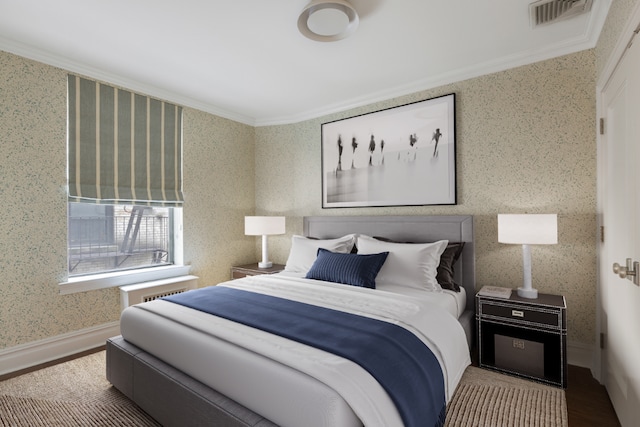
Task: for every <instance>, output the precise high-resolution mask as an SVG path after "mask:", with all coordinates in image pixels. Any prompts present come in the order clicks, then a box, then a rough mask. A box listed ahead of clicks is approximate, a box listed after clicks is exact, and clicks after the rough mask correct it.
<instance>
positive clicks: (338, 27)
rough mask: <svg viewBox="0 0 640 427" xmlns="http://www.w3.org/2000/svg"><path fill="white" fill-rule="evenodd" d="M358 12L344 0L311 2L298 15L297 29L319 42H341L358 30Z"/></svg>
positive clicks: (315, 0)
mask: <svg viewBox="0 0 640 427" xmlns="http://www.w3.org/2000/svg"><path fill="white" fill-rule="evenodd" d="M358 22H359V19H358V12H356V10H355V9H354V8H353V6H351V5H350V4H349V3H348V2H347V1H346V0H312V1H311V3H309V4H308V5H307V6H306V7H305V8H304V9H303V10H302V13H300V17H299V18H298V29H299V30H300V32H301V33H302V35H304V36H305V37H307V38H309V39H311V40H315V41H319V42H333V41H336V40H341V39H343V38H345V37H348V36H349V35H351V34H353V32H354V31H355V30H356V28H358Z"/></svg>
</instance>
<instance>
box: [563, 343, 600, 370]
mask: <svg viewBox="0 0 640 427" xmlns="http://www.w3.org/2000/svg"><path fill="white" fill-rule="evenodd" d="M593 351H594V348H593V345H591V344H584V343H581V342H577V341H568V342H567V363H569V365H575V366H580V367H581V368H589V369H590V370H591V371H592V372H593Z"/></svg>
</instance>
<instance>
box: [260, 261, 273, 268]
mask: <svg viewBox="0 0 640 427" xmlns="http://www.w3.org/2000/svg"><path fill="white" fill-rule="evenodd" d="M271 267H273V263H272V262H271V261H267V262H259V263H258V268H271Z"/></svg>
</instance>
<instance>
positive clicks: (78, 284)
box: [58, 208, 191, 295]
mask: <svg viewBox="0 0 640 427" xmlns="http://www.w3.org/2000/svg"><path fill="white" fill-rule="evenodd" d="M182 232H183V212H182V208H174V211H173V227H172V230H171V233H172V236H173V238H172V239H171V240H172V241H173V262H174V263H173V265H163V266H158V267H142V268H137V269H131V270H123V271H116V272H109V273H96V274H87V275H83V276H75V277H69V272H68V264H69V263H68V260H67V274H66V280H64V281H62V282H60V283H58V289H59V293H60V294H61V295H68V294H74V293H78V292H87V291H93V290H98V289H107V288H114V287H117V286H125V285H132V284H134V283H140V282H148V281H152V280H162V279H170V278H172V277H178V276H184V275H187V274H189V270H190V269H191V266H190V265H185V264H184V251H183V236H182ZM68 247H69V243H68V242H67V248H68Z"/></svg>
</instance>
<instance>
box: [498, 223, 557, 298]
mask: <svg viewBox="0 0 640 427" xmlns="http://www.w3.org/2000/svg"><path fill="white" fill-rule="evenodd" d="M498 242H500V243H507V244H518V245H522V264H523V270H524V280H523V285H522V287H521V288H518V295H519V296H521V297H522V298H532V299H535V298H538V290H537V289H533V287H532V286H531V248H530V247H529V245H555V244H556V243H558V215H556V214H499V215H498Z"/></svg>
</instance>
